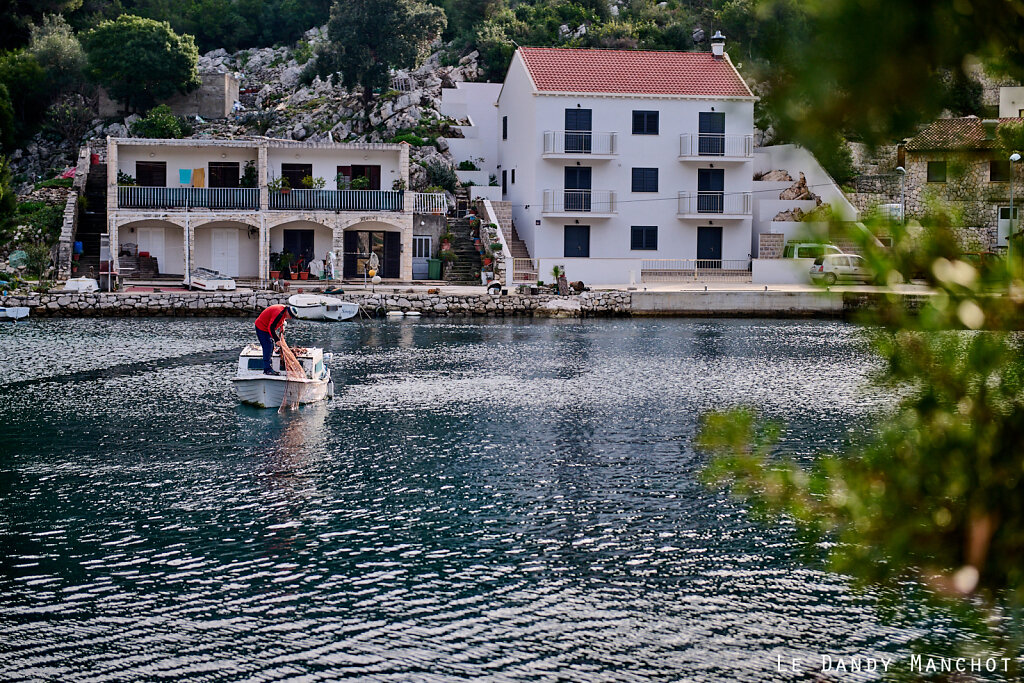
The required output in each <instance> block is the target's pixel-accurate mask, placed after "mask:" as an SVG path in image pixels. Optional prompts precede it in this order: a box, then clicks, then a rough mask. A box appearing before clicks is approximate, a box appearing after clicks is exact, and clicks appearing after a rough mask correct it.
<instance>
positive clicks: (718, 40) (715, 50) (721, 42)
mask: <svg viewBox="0 0 1024 683" xmlns="http://www.w3.org/2000/svg"><path fill="white" fill-rule="evenodd" d="M711 56H712V57H714V58H715V59H721V58H722V57H724V56H725V36H723V35H722V32H721V31H715V35H713V36H711Z"/></svg>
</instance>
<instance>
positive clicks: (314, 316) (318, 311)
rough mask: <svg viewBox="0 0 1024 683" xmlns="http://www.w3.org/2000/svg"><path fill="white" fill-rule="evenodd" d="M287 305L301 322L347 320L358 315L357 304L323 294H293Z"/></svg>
mask: <svg viewBox="0 0 1024 683" xmlns="http://www.w3.org/2000/svg"><path fill="white" fill-rule="evenodd" d="M288 305H290V306H294V307H295V310H296V312H297V313H298V315H299V318H301V319H302V320H348V319H349V318H354V317H355V316H356V315H357V314H358V313H359V304H357V303H355V302H353V301H342V300H341V299H338V298H337V297H333V296H324V295H323V294H293V295H292V296H290V297H288Z"/></svg>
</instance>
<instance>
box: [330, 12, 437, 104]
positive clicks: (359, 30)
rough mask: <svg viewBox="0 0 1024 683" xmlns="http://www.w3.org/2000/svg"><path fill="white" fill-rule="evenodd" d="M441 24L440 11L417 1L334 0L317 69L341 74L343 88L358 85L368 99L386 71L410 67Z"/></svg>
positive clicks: (384, 78) (385, 79)
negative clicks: (325, 40) (340, 0)
mask: <svg viewBox="0 0 1024 683" xmlns="http://www.w3.org/2000/svg"><path fill="white" fill-rule="evenodd" d="M446 23H447V20H446V19H445V14H444V10H442V9H441V8H440V7H435V6H433V5H427V4H424V3H421V2H417V0H348V1H346V2H336V3H335V4H334V7H333V8H331V20H330V22H329V23H328V25H327V35H328V39H329V40H328V43H327V44H326V45H325V46H324V47H323V48H321V50H320V53H319V55H318V56H317V70H318V71H319V72H320V74H321V75H330V74H334V73H338V72H340V73H341V77H342V82H343V83H344V84H345V85H346V86H348V87H350V88H352V87H355V86H361V87H362V89H363V100H364V101H366V102H367V103H369V101H370V100H371V99H372V98H373V89H374V88H384V87H387V85H388V70H389V69H394V68H405V67H411V66H414V65H415V64H416V61H417V58H418V57H419V56H421V54H422V53H423V51H424V50H425V49H426V48H427V47H428V46H429V45H430V43H431V42H433V41H434V40H435V39H436V38H437V37H438V36H439V35H440V33H441V31H442V30H443V29H444V27H445V25H446Z"/></svg>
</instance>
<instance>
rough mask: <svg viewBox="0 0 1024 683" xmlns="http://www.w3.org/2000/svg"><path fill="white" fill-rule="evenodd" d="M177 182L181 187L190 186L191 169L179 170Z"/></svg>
mask: <svg viewBox="0 0 1024 683" xmlns="http://www.w3.org/2000/svg"><path fill="white" fill-rule="evenodd" d="M178 182H179V183H181V184H182V185H191V184H192V169H191V168H179V169H178Z"/></svg>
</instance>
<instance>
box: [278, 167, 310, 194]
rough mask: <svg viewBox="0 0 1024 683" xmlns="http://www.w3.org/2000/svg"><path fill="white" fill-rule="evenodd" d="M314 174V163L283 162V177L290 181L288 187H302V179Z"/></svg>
mask: <svg viewBox="0 0 1024 683" xmlns="http://www.w3.org/2000/svg"><path fill="white" fill-rule="evenodd" d="M312 175H313V164H281V177H282V178H285V179H286V180H287V181H288V187H291V188H293V189H301V188H302V187H304V186H303V184H302V179H303V178H305V177H306V176H312Z"/></svg>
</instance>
